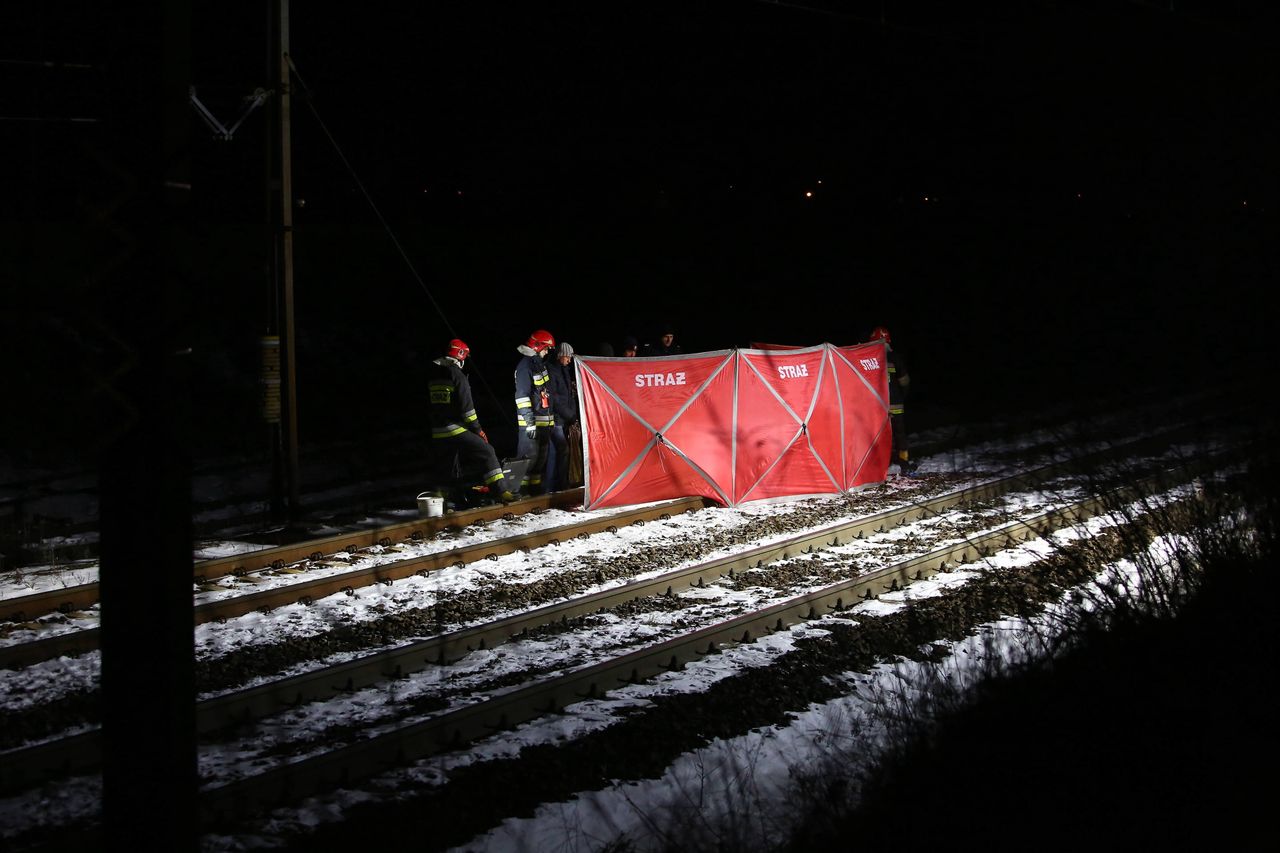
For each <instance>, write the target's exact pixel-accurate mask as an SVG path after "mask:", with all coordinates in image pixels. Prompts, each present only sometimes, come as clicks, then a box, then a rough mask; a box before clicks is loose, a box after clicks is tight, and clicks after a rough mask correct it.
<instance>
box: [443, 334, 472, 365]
mask: <svg viewBox="0 0 1280 853" xmlns="http://www.w3.org/2000/svg"><path fill="white" fill-rule="evenodd" d="M445 355H447V356H448V357H449V358H456V359H457V360H458V361H466V360H467V356H469V355H471V347H469V346H467V345H466V343H465V342H463V341H460V340H458V339H457V338H454V339H453V340H451V341H449V349H448V350H447V351H446V352H445Z"/></svg>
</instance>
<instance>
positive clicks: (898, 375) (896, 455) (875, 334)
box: [871, 326, 917, 477]
mask: <svg viewBox="0 0 1280 853" xmlns="http://www.w3.org/2000/svg"><path fill="white" fill-rule="evenodd" d="M871 340H873V341H884V354H885V362H886V364H885V368H886V370H887V371H888V374H889V428H890V429H891V430H892V432H893V459H894V461H896V462H897V463H898V471H899V472H901V473H902V474H903V476H906V477H911V476H914V475H915V473H916V468H917V463H916V462H915V461H913V460H912V459H911V447H910V444H909V443H908V442H907V425H906V400H907V388H908V386H910V384H911V377H910V375H908V373H907V365H906V363H905V362H904V361H903V359H902V356H901V354H899V353H896V352H894V351H893V344H892V343H891V342H890V340H889V330H888V329H886V328H885V327H884V326H876V327H875V328H874V329H872V330H871Z"/></svg>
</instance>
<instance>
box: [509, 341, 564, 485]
mask: <svg viewBox="0 0 1280 853" xmlns="http://www.w3.org/2000/svg"><path fill="white" fill-rule="evenodd" d="M555 345H556V339H555V338H554V337H552V335H551V333H550V332H548V331H546V330H545V329H538V330H536V331H535V332H533V334H531V335H529V339H528V340H527V341H525V342H524V343H523V344H521V345H520V346H518V347H516V351H517V352H518V353H520V361H519V362H518V363H517V364H516V373H515V384H516V429H517V433H516V456H518V457H520V458H522V459H528V460H529V465H528V467H527V468H525V473H524V480H523V481H521V483H520V492H521V494H524V495H526V496H528V495H540V494H542V493H543V492H544V491H545V489H544V486H543V474H544V472H545V471H546V468H547V449H548V447H549V446H550V444H551V428H552V427H553V426H554V425H555V414H554V413H553V412H552V410H551V387H550V383H551V376H550V374H548V372H547V366H546V364H545V363H544V359H545V358H546V356H547V353H548V352H550V351H551V348H552V347H554V346H555Z"/></svg>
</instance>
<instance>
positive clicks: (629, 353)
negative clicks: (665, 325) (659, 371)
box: [622, 335, 640, 358]
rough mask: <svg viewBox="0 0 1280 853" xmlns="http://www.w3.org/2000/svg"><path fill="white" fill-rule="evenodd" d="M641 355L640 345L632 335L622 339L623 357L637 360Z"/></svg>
mask: <svg viewBox="0 0 1280 853" xmlns="http://www.w3.org/2000/svg"><path fill="white" fill-rule="evenodd" d="M639 354H640V344H639V342H638V341H637V340H636V339H635V338H634V337H632V336H631V335H627V336H626V337H625V338H623V339H622V357H623V358H636V357H637V356H639Z"/></svg>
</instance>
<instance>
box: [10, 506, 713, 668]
mask: <svg viewBox="0 0 1280 853" xmlns="http://www.w3.org/2000/svg"><path fill="white" fill-rule="evenodd" d="M706 506H707V501H706V500H705V499H703V498H700V497H697V498H677V499H675V500H671V501H664V502H662V503H659V504H654V505H652V506H644V507H638V508H635V509H628V510H624V511H622V512H619V513H614V514H611V515H605V516H593V517H591V518H589V519H587V520H585V521H578V522H574V523H573V524H564V525H560V526H558V527H549V528H545V529H543V530H536V531H533V532H530V533H520V534H517V535H515V536H506V537H503V538H501V539H493V540H490V541H488V542H479V543H476V544H473V545H466V546H463V547H461V548H453V549H450V550H448V551H439V552H436V553H434V554H425V555H423V556H420V557H410V558H407V559H403V560H395V561H393V562H389V563H382V564H379V565H376V566H369V567H367V568H363V569H352V570H350V571H346V572H341V573H338V574H334V575H329V576H326V577H323V578H315V579H312V580H302V581H298V582H296V583H291V584H285V585H282V586H279V587H275V588H273V589H267V590H262V591H261V592H250V593H246V594H244V595H237V596H235V597H233V598H228V599H226V600H225V601H210V602H206V603H204V604H199V605H196V606H195V607H194V608H193V609H192V612H193V619H194V624H196V625H203V624H205V623H206V622H214V621H217V620H220V619H231V618H234V617H236V616H243V615H244V614H246V613H253V612H255V611H268V610H272V609H274V608H276V607H283V606H287V605H290V604H310V603H312V602H314V601H316V600H317V599H320V598H324V597H325V596H329V595H333V594H335V593H339V592H347V591H350V590H354V589H357V588H359V587H365V586H372V585H373V584H376V583H381V584H392V583H394V582H395V581H397V580H401V579H403V578H407V577H411V576H415V575H425V574H429V573H430V572H433V571H438V570H439V569H443V568H446V567H449V566H455V567H459V566H463V565H466V564H468V563H473V562H477V561H479V560H487V559H496V558H498V557H499V556H502V555H504V554H511V553H514V552H516V551H521V550H531V549H533V548H539V547H542V546H544V545H550V544H558V543H560V542H564V541H568V540H570V539H576V538H581V537H585V536H590V535H592V534H595V533H600V532H602V531H613V530H617V528H619V527H624V526H627V525H630V524H636V523H643V522H645V521H652V520H654V519H661V518H669V517H671V516H672V515H676V514H680V513H684V512H691V511H693V510H697V509H703V508H705V507H706ZM100 630H101V629H99V628H83V629H80V630H78V631H68V632H67V633H65V634H58V635H56V636H53V637H46V638H44V639H41V640H33V641H31V642H27V643H15V644H13V645H11V646H5V647H0V668H15V669H16V668H19V667H23V666H31V665H32V664H35V663H40V662H41V661H45V660H51V659H53V658H55V657H60V656H62V655H74V654H84V653H85V652H88V651H94V650H96V649H97V648H98V646H99V632H100Z"/></svg>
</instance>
